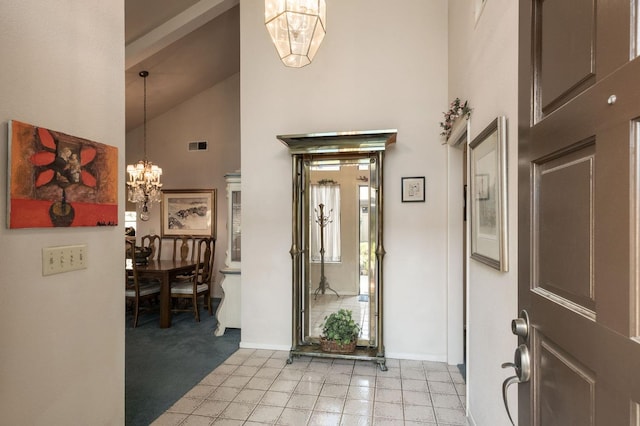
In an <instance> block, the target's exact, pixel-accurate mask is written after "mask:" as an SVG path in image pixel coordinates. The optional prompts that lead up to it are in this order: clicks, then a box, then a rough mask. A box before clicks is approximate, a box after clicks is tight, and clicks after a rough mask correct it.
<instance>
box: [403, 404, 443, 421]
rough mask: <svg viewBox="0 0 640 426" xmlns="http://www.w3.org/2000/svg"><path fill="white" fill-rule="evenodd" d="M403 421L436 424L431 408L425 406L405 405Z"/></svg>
mask: <svg viewBox="0 0 640 426" xmlns="http://www.w3.org/2000/svg"><path fill="white" fill-rule="evenodd" d="M404 419H405V420H411V421H415V422H433V423H435V422H436V415H435V412H434V411H433V407H429V406H426V405H405V406H404Z"/></svg>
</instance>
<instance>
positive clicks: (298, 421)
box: [276, 408, 311, 426]
mask: <svg viewBox="0 0 640 426" xmlns="http://www.w3.org/2000/svg"><path fill="white" fill-rule="evenodd" d="M309 417H311V410H299V409H296V408H285V409H284V410H283V411H282V414H280V418H279V419H278V421H277V422H276V424H278V425H287V426H300V425H306V424H307V421H308V420H309Z"/></svg>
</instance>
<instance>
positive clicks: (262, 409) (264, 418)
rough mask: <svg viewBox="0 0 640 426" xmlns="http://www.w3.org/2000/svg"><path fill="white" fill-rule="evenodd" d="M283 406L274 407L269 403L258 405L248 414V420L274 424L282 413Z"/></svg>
mask: <svg viewBox="0 0 640 426" xmlns="http://www.w3.org/2000/svg"><path fill="white" fill-rule="evenodd" d="M283 410H284V407H275V406H270V405H258V406H257V407H256V408H255V410H253V412H252V413H251V415H250V416H249V419H248V421H250V422H257V423H268V424H275V422H276V421H277V420H278V417H280V414H282V411H283Z"/></svg>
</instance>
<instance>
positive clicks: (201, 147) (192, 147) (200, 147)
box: [189, 141, 208, 151]
mask: <svg viewBox="0 0 640 426" xmlns="http://www.w3.org/2000/svg"><path fill="white" fill-rule="evenodd" d="M207 146H208V143H207V141H197V142H189V151H206V150H207Z"/></svg>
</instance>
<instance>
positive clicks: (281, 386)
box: [271, 379, 298, 393]
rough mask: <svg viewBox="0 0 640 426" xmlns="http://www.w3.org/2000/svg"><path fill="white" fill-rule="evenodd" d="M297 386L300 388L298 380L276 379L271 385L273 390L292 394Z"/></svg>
mask: <svg viewBox="0 0 640 426" xmlns="http://www.w3.org/2000/svg"><path fill="white" fill-rule="evenodd" d="M296 386H298V381H297V380H284V379H276V380H275V381H274V382H273V384H272V385H271V390H274V391H278V392H289V393H291V392H293V390H294V389H295V388H296Z"/></svg>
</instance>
